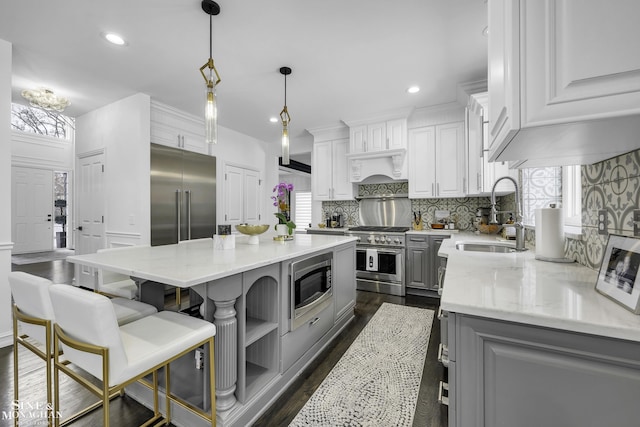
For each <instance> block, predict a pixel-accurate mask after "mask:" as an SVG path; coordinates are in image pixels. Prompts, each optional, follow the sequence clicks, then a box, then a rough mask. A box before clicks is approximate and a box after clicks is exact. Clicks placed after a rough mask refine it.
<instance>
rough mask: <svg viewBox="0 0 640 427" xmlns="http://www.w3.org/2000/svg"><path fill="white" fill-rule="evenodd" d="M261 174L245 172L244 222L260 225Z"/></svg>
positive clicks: (247, 170) (250, 170)
mask: <svg viewBox="0 0 640 427" xmlns="http://www.w3.org/2000/svg"><path fill="white" fill-rule="evenodd" d="M260 183H261V181H260V172H258V171H255V170H252V169H245V170H244V188H243V190H244V222H246V223H249V224H259V223H260V222H259V221H260V219H261V217H260V202H261V200H262V197H260Z"/></svg>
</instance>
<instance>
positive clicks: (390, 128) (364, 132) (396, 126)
mask: <svg viewBox="0 0 640 427" xmlns="http://www.w3.org/2000/svg"><path fill="white" fill-rule="evenodd" d="M349 136H350V152H351V153H370V152H376V151H384V150H393V149H397V148H406V147H407V120H406V119H394V120H387V121H381V122H375V123H367V124H359V125H354V126H350V129H349Z"/></svg>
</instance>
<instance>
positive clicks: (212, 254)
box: [67, 233, 356, 288]
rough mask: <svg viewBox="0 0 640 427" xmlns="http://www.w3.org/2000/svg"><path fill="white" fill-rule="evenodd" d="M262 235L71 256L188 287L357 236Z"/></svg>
mask: <svg viewBox="0 0 640 427" xmlns="http://www.w3.org/2000/svg"><path fill="white" fill-rule="evenodd" d="M259 237H260V243H259V244H258V245H249V244H247V240H248V238H249V236H244V235H237V236H235V239H236V242H235V249H226V250H217V249H216V250H214V245H213V239H198V240H190V241H184V242H181V243H179V244H177V245H165V246H132V247H130V248H121V249H118V250H114V251H106V252H101V253H94V254H89V255H77V256H70V257H67V261H70V262H73V263H78V264H83V265H87V266H89V267H97V268H104V269H107V270H111V271H115V272H118V273H122V274H126V275H129V276H133V277H136V278H141V279H147V280H153V281H157V282H160V283H165V284H168V285H172V286H178V287H183V288H184V287H191V286H195V285H198V284H200V283H205V282H208V281H211V280H216V279H220V278H223V277H227V276H231V275H234V274H237V273H242V272H244V271H249V270H253V269H255V268H259V267H263V266H265V265H269V264H273V263H276V262H282V261H286V260H288V259H291V258H296V257H299V256H303V255H308V254H312V253H315V252H319V251H323V250H327V249H331V248H333V247H336V246H339V245H341V244H344V243H348V242H352V241H353V242H355V240H356V238H355V237H349V236H324V235H311V234H296V235H295V237H294V239H293V240H291V241H287V242H282V241H275V240H273V234H270V233H265V234H263V235H260V236H259Z"/></svg>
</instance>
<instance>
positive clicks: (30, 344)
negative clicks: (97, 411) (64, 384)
mask: <svg viewBox="0 0 640 427" xmlns="http://www.w3.org/2000/svg"><path fill="white" fill-rule="evenodd" d="M8 279H9V285H10V286H11V295H12V297H13V302H14V304H13V390H14V391H13V393H14V400H15V401H18V394H19V393H18V392H19V387H18V380H19V364H18V347H19V345H21V346H22V347H24V348H26V349H28V350H29V351H31V352H32V353H34V354H35V355H36V356H38V357H39V358H40V359H42V360H44V362H45V364H46V376H47V381H46V383H47V402H48V403H50V404H52V403H53V401H52V396H53V395H52V383H51V379H52V372H53V371H52V363H53V323H54V322H55V314H54V311H53V306H52V305H51V299H50V297H49V287H50V286H51V285H52V282H51V281H50V280H48V279H45V278H43V277H38V276H34V275H33V274H29V273H24V272H21V271H13V272H10V273H9V276H8ZM79 291H80V292H83V295H85V296H86V295H92V294H93V292H89V291H83V290H80V289H79ZM110 301H111V304H112V305H113V307H114V310H115V312H116V313H117V315H116V317H117V321H118V323H120V324H125V323H128V322H131V321H134V320H137V319H141V318H142V317H144V316H147V315H149V314H153V313H156V312H157V310H156V308H155V307H154V306H152V305H149V304H144V303H141V302H138V301H129V300H125V299H124V298H119V299H117V300H115V299H114V300H110ZM95 407H96V405H93V406H91V407H89V408H86V409H84V410H83V411H81V412H79V413H78V414H76V415H74V416H73V417H70V419H69V420H67V422H68V421H71V419H75V418H78V417H79V416H81V415H82V414H84V413H86V412H89V411H91V410H92V409H94V408H95ZM14 424H15V425H17V424H18V418H17V417H16V418H14ZM49 424H50V425H51V417H49Z"/></svg>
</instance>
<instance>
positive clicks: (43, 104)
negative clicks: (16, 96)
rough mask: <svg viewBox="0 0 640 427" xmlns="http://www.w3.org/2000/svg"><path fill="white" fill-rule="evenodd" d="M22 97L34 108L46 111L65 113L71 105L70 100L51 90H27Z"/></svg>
mask: <svg viewBox="0 0 640 427" xmlns="http://www.w3.org/2000/svg"><path fill="white" fill-rule="evenodd" d="M22 96H23V97H24V98H25V99H26V100H27V101H29V104H31V106H32V107H38V108H42V109H44V110H55V111H58V112H61V111H63V110H64V109H65V108H66V107H68V106H69V105H71V101H69V98H64V97H61V96H58V95H56V94H55V93H53V92H52V91H51V90H49V89H45V88H39V89H34V90H28V89H25V90H23V91H22Z"/></svg>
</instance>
